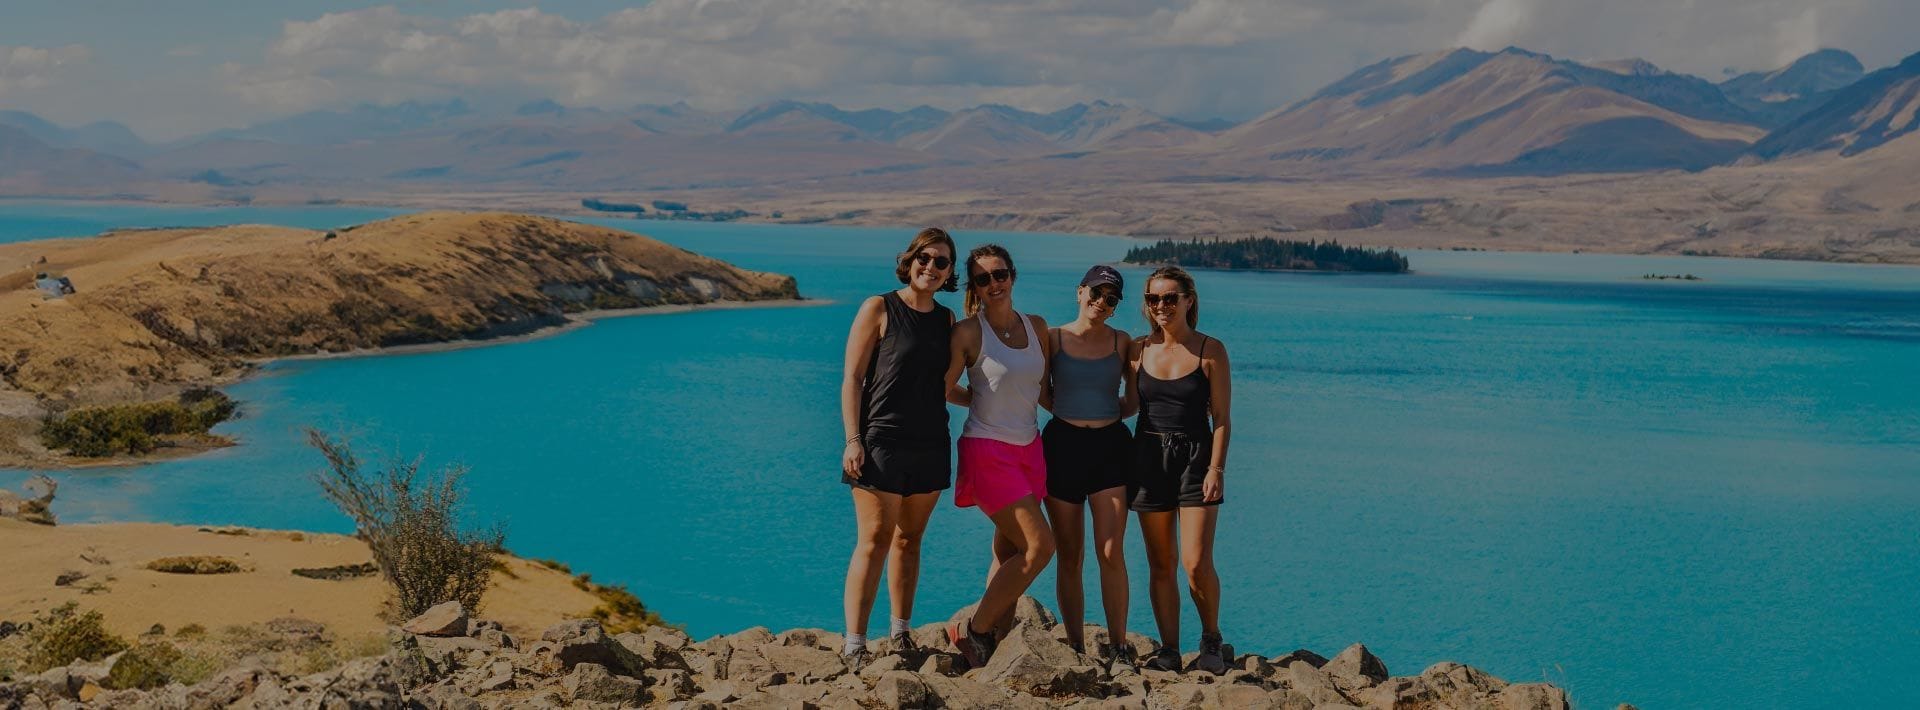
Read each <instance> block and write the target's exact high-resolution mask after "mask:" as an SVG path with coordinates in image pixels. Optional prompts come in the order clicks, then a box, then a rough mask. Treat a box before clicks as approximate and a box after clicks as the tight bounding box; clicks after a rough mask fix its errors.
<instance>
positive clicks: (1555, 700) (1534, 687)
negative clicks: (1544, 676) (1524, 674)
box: [1495, 683, 1568, 710]
mask: <svg viewBox="0 0 1920 710" xmlns="http://www.w3.org/2000/svg"><path fill="white" fill-rule="evenodd" d="M1495 698H1496V699H1497V700H1499V701H1500V706H1499V707H1500V709H1501V710H1568V703H1567V691H1564V690H1561V689H1559V688H1556V687H1553V686H1552V685H1548V684H1546V683H1518V684H1515V685H1509V686H1507V687H1506V689H1505V690H1502V691H1500V694H1499V695H1497V696H1495Z"/></svg>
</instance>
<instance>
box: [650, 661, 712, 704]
mask: <svg viewBox="0 0 1920 710" xmlns="http://www.w3.org/2000/svg"><path fill="white" fill-rule="evenodd" d="M647 685H648V686H649V687H651V688H652V696H653V698H652V699H653V700H656V701H663V700H664V701H669V702H673V701H680V700H687V699H689V698H692V697H693V696H694V695H696V694H698V693H699V692H700V688H698V687H697V686H695V685H694V684H693V674H691V673H689V672H687V671H684V670H680V669H675V668H667V669H653V670H649V671H647Z"/></svg>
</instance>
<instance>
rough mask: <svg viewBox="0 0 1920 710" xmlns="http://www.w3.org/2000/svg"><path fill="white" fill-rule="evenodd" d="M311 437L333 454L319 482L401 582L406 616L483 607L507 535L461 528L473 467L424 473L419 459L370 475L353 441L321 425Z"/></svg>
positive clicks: (397, 590)
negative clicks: (454, 605)
mask: <svg viewBox="0 0 1920 710" xmlns="http://www.w3.org/2000/svg"><path fill="white" fill-rule="evenodd" d="M307 440H308V442H309V443H311V444H312V445H313V446H314V448H316V449H319V450H320V453H321V454H322V455H324V456H325V457H326V459H327V470H326V471H323V472H321V473H319V474H317V475H316V476H315V480H316V481H317V482H318V483H319V484H320V489H321V490H322V491H324V492H325V493H326V495H327V498H328V499H329V500H331V501H333V503H334V505H336V506H339V507H340V510H341V511H343V512H345V513H346V514H347V515H348V516H349V517H352V518H353V521H354V525H355V526H356V531H355V534H356V535H357V536H358V537H359V538H360V539H361V540H363V541H365V542H366V543H367V547H369V548H371V549H372V551H373V561H374V564H376V565H378V566H379V567H380V574H381V576H383V577H385V578H386V580H387V582H388V584H390V585H392V587H393V591H394V600H395V604H396V606H397V610H398V612H399V616H400V617H401V618H407V617H412V616H415V615H418V614H420V613H421V612H424V611H426V610H427V609H429V608H431V607H433V606H434V605H435V604H439V603H441V602H445V601H449V600H451V601H458V602H460V604H461V606H464V607H466V608H467V609H468V611H473V610H477V609H479V608H480V597H481V595H482V594H483V593H485V592H486V589H487V583H488V582H489V581H490V579H491V572H492V570H493V564H494V563H493V555H494V554H495V552H496V551H498V550H500V549H501V546H502V544H503V543H504V542H505V541H506V535H505V533H503V532H502V531H501V530H500V528H499V527H498V526H495V527H492V528H488V529H484V530H461V529H460V528H459V527H458V525H457V522H456V521H457V520H458V517H459V516H458V511H459V508H460V500H461V496H462V495H463V492H462V491H461V489H460V487H459V484H460V479H461V477H462V476H464V475H465V474H466V469H464V468H461V467H457V466H456V467H449V468H446V469H443V470H442V471H440V472H439V473H438V474H434V475H430V476H424V477H423V476H421V475H420V460H419V459H417V458H416V459H414V460H412V461H395V462H393V463H391V464H389V465H388V466H387V467H386V468H385V469H384V470H382V471H380V472H378V473H370V472H367V471H364V470H362V469H361V466H360V460H359V459H358V458H355V457H354V455H353V451H352V450H351V449H350V448H349V447H348V446H347V444H346V443H345V442H343V441H338V440H335V439H332V438H329V437H327V436H325V435H323V434H321V433H320V432H318V431H315V430H308V431H307Z"/></svg>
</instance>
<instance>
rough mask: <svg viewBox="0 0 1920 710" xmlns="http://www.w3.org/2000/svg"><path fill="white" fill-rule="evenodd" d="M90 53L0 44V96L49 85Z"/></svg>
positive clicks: (74, 48)
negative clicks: (62, 72)
mask: <svg viewBox="0 0 1920 710" xmlns="http://www.w3.org/2000/svg"><path fill="white" fill-rule="evenodd" d="M92 56H93V53H92V52H91V51H89V50H88V49H87V48H86V46H85V45H79V44H69V45H64V46H60V47H52V48H44V47H26V46H8V45H4V44H0V96H4V95H6V94H8V93H9V92H15V91H30V90H33V89H39V88H44V87H46V86H48V85H50V84H52V83H53V82H54V80H55V78H57V77H58V76H59V74H60V72H61V71H62V70H63V69H65V68H69V67H72V66H74V65H77V64H83V63H85V62H86V61H87V60H88V59H89V58H91V57H92Z"/></svg>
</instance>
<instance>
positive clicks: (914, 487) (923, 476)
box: [840, 440, 953, 496]
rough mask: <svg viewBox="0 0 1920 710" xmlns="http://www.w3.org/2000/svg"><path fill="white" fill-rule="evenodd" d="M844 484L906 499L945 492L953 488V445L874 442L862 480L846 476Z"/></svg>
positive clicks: (868, 447) (870, 446)
mask: <svg viewBox="0 0 1920 710" xmlns="http://www.w3.org/2000/svg"><path fill="white" fill-rule="evenodd" d="M840 482H841V483H845V484H847V485H849V486H855V487H859V488H865V489H867V490H870V491H879V492H881V493H892V494H895V495H903V496H911V495H919V494H921V493H932V492H934V491H944V490H946V489H948V488H950V487H952V486H953V445H952V444H949V443H940V444H934V445H926V444H899V443H894V442H888V441H879V440H870V441H868V442H867V462H866V463H865V464H863V465H861V466H860V477H859V478H854V477H852V476H848V475H847V474H845V473H842V474H840Z"/></svg>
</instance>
